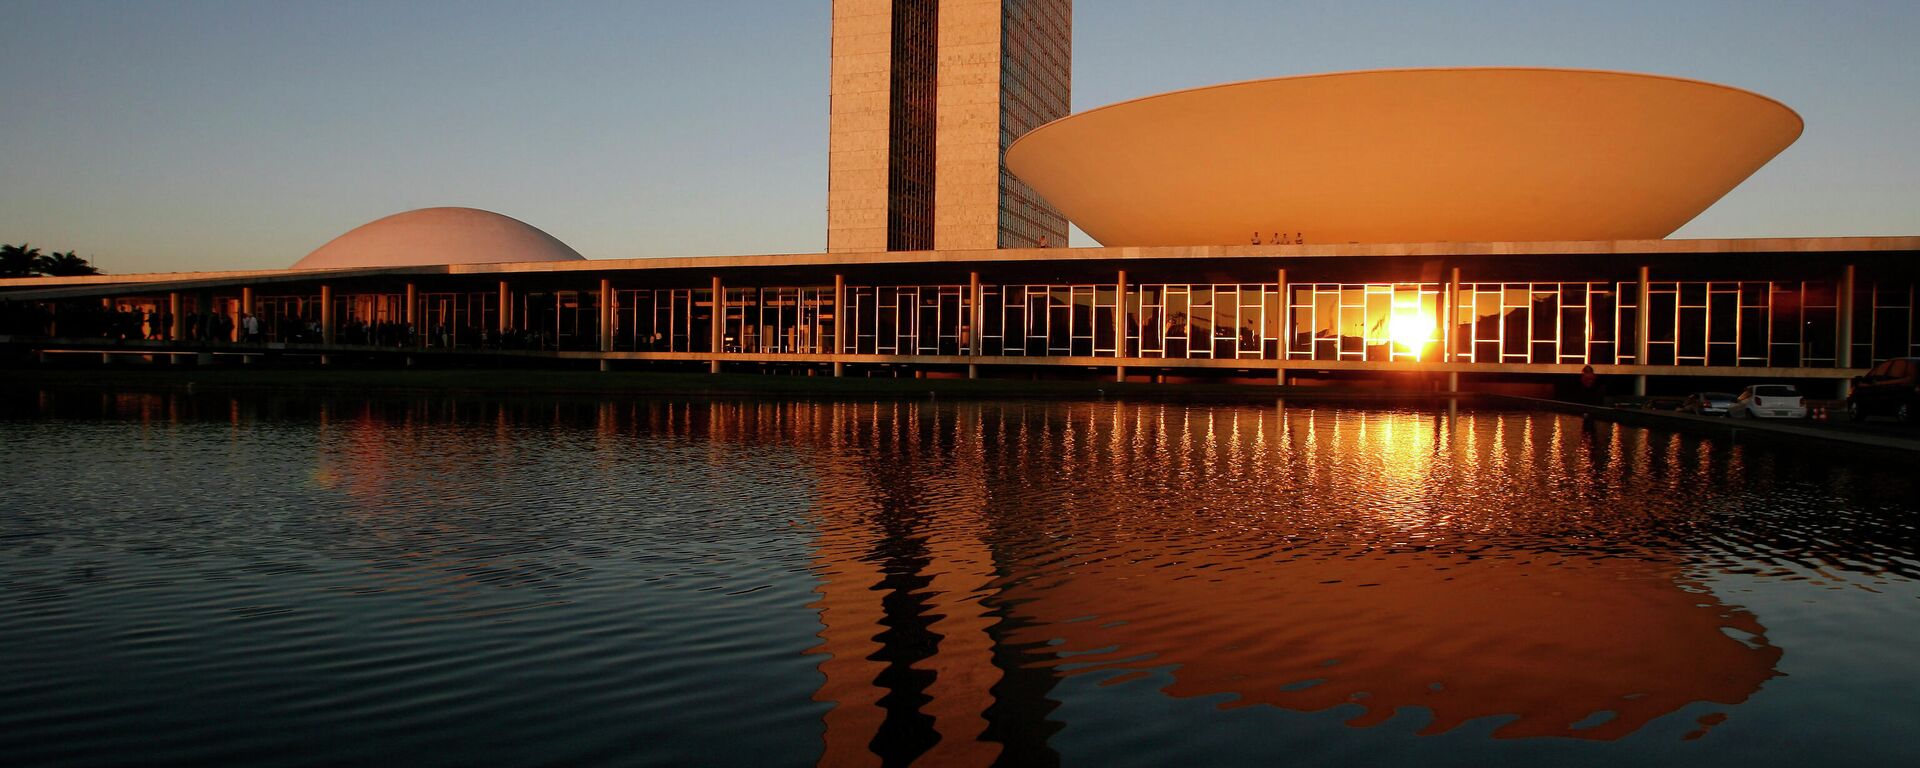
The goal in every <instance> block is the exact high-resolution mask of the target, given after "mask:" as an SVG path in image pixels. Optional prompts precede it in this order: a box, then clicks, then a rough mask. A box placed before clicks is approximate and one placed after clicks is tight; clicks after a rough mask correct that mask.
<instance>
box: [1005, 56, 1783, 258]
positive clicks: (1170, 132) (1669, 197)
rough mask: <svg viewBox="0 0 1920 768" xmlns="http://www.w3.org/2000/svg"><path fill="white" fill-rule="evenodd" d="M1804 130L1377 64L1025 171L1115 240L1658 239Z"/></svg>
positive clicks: (1112, 122) (1077, 128)
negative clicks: (1384, 67)
mask: <svg viewBox="0 0 1920 768" xmlns="http://www.w3.org/2000/svg"><path fill="white" fill-rule="evenodd" d="M1802 127H1803V124H1802V122H1801V120H1800V116H1799V115H1798V114H1796V113H1795V112H1794V111H1793V110H1791V109H1789V108H1787V107H1786V106H1785V105H1783V104H1781V103H1779V102H1777V101H1774V100H1772V99H1769V98H1767V97H1765V96H1761V95H1759V94H1755V93H1751V92H1748V91H1743V90H1739V89H1736V88H1730V87H1727V86H1722V85H1715V84H1712V83H1704V82H1700V81H1695V80H1684V79H1680V78H1673V77H1663V76H1657V75H1644V74H1631V73H1622V72H1601V71H1592V70H1568V69H1535V68H1479V69H1403V70H1378V71H1369V72H1342V73H1333V74H1325V75H1306V76H1300V77H1283V78H1277V79H1270V80H1256V81H1251V82H1244V83H1231V84H1226V85H1217V86H1211V87H1207V88H1198V89H1194V90H1187V91H1176V92H1173V93H1165V94H1160V95H1157V96H1149V97H1146V98H1142V99H1136V100H1133V101H1127V102H1122V103H1119V104H1113V105H1109V106H1105V107H1100V108H1098V109H1093V110H1089V111H1086V112H1082V113H1079V114H1076V115H1071V116H1068V117H1065V118H1062V119H1060V120H1056V121H1054V122H1051V123H1048V124H1046V125H1043V126H1041V127H1039V128H1038V129H1035V130H1034V131H1033V132H1031V133H1029V134H1027V135H1026V136H1024V137H1022V138H1021V139H1020V140H1019V141H1017V142H1015V143H1014V144H1013V146H1012V147H1011V148H1009V149H1008V150H1007V167H1008V168H1009V169H1010V170H1012V171H1013V173H1014V174H1015V175H1017V176H1019V177H1020V178H1021V179H1022V180H1023V181H1025V182H1027V183H1028V184H1030V185H1032V186H1033V188H1034V189H1035V190H1038V191H1039V192H1040V194H1041V195H1043V196H1045V197H1046V199H1047V201H1048V202H1050V203H1052V204H1053V205H1054V206H1056V207H1058V208H1059V209H1060V210H1061V211H1062V212H1063V213H1065V214H1066V215H1067V218H1069V219H1071V220H1072V221H1073V222H1074V223H1075V224H1077V225H1079V226H1080V228H1081V229H1083V230H1085V231H1086V233H1087V234H1089V235H1091V236H1093V237H1094V238H1095V239H1097V240H1099V241H1100V242H1101V243H1102V244H1105V245H1110V246H1116V245H1117V246H1149V245H1245V244H1248V243H1250V242H1251V241H1252V238H1253V236H1254V233H1256V232H1258V233H1259V236H1260V238H1261V241H1262V242H1266V243H1270V242H1272V238H1273V235H1274V233H1277V232H1284V233H1286V239H1287V240H1292V239H1293V236H1294V235H1295V233H1298V234H1299V235H1300V236H1301V239H1304V241H1305V242H1308V243H1349V242H1352V243H1413V242H1481V241H1516V242H1517V241H1542V240H1639V239H1658V238H1663V237H1666V236H1667V235H1669V234H1672V233H1673V231H1674V230H1676V229H1679V228H1680V227H1681V225H1684V224H1686V223H1687V222H1688V221H1690V220H1692V219H1693V218H1694V217H1695V216H1698V215H1699V214H1700V212H1701V211H1704V210H1706V209H1707V207H1708V206H1710V205H1712V204H1713V203H1714V202H1715V201H1717V200H1719V199H1720V198H1721V197H1722V196H1723V195H1725V194H1726V193H1727V192H1728V191H1730V190H1732V189H1733V188H1734V186H1736V185H1738V184H1739V183H1740V182H1741V181H1744V180H1745V179H1746V178H1747V177H1748V176H1751V175H1752V174H1753V172H1754V171H1756V170H1759V169H1760V167H1761V166H1762V165H1765V164H1766V163H1767V161H1768V160H1771V159H1772V158H1773V157H1774V156H1775V155H1777V154H1779V153H1780V152H1781V151H1782V150H1784V149H1786V148H1787V146H1788V145H1790V144H1792V143H1793V142H1794V140H1796V139H1798V138H1799V136H1800V132H1801V130H1802Z"/></svg>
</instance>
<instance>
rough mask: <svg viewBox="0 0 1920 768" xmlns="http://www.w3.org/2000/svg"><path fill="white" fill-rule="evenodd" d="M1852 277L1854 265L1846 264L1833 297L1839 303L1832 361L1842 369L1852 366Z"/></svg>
mask: <svg viewBox="0 0 1920 768" xmlns="http://www.w3.org/2000/svg"><path fill="white" fill-rule="evenodd" d="M1854 277H1855V275H1854V265H1852V264H1848V265H1847V266H1846V269H1844V270H1842V271H1841V272H1840V286H1839V293H1838V295H1836V296H1835V298H1836V299H1838V300H1839V301H1838V302H1837V303H1838V304H1839V313H1840V318H1839V319H1840V322H1839V333H1838V334H1836V335H1835V337H1834V350H1833V353H1834V360H1833V362H1834V365H1835V366H1837V367H1839V368H1843V369H1844V368H1852V367H1853V284H1854ZM1867 362H1869V363H1871V362H1873V361H1871V360H1869V361H1867ZM1844 387H1845V385H1842V391H1843V393H1844Z"/></svg>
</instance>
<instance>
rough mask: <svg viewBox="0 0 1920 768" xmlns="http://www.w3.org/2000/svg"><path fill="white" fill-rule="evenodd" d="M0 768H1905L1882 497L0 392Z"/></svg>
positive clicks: (1473, 423) (1727, 484) (760, 430)
mask: <svg viewBox="0 0 1920 768" xmlns="http://www.w3.org/2000/svg"><path fill="white" fill-rule="evenodd" d="M0 460H4V462H5V475H4V478H5V479H4V483H0V762H5V763H8V764H23V763H24V764H63V763H64V764H99V763H143V764H151V763H181V764H209V763H214V762H234V761H246V762H250V763H260V764H271V765H294V764H337V763H342V762H399V761H406V762H426V763H436V764H474V763H535V762H538V763H545V764H579V763H605V764H655V765H815V764H818V765H832V766H861V765H874V766H880V765H907V764H914V765H939V766H947V765H959V766H966V765H994V764H1002V765H1056V764H1065V765H1094V766H1126V765H1179V764H1187V765H1197V764H1217V765H1241V764H1243V765H1273V764H1281V763H1288V764H1339V763H1360V762H1366V763H1375V764H1378V763H1390V764H1415V763H1418V764H1423V765H1476V766H1477V765H1484V764H1487V763H1489V762H1494V763H1529V764H1552V765H1617V764H1623V763H1625V764H1660V763H1671V764H1680V763H1684V764H1688V765H1716V764H1729V765H1732V764H1739V765H1771V764H1821V765H1833V764H1837V763H1857V764H1876V765H1889V764H1894V765H1897V764H1913V763H1914V762H1916V761H1920V741H1916V739H1920V654H1916V653H1914V652H1913V649H1914V648H1916V647H1920V640H1916V637H1920V580H1917V577H1920V515H1917V513H1920V473H1916V472H1914V471H1913V470H1914V467H1912V466H1902V465H1899V464H1894V463H1887V462H1880V463H1862V462H1859V461H1853V460H1847V459H1844V458H1841V457H1825V456H1820V455H1816V454H1808V453H1794V452H1782V451H1772V450H1765V449H1757V448H1751V447H1746V446H1733V445H1726V444H1723V443H1718V442H1715V441H1712V440H1705V439H1698V438H1691V437H1683V436H1676V435H1670V434H1665V433H1659V432H1651V431H1646V430H1642V429H1635V428H1625V427H1618V426H1614V425H1609V424H1606V423H1592V422H1583V421H1582V420H1581V419H1580V418H1579V417H1577V416H1565V415H1559V414H1550V413H1538V412H1524V411H1505V410H1486V409H1471V408H1466V407H1463V406H1462V407H1448V406H1444V405H1442V406H1437V407H1434V408H1428V409H1410V408H1409V409H1359V408H1350V407H1341V406H1335V405H1315V404H1309V403H1303V402H1272V403H1263V404H1258V405H1198V404H1180V403H1158V402H1155V403H1120V402H1110V401H1109V402H959V403H954V402H946V401H933V400H928V401H924V402H815V401H778V402H753V401H741V400H718V401H685V400H649V399H548V398H511V397H502V398H459V397H447V396H421V397H417V398H351V397H324V396H323V397H316V396H276V395H270V394H253V395H238V396H236V395H229V394H201V395H190V394H143V393H101V392H88V391H26V392H23V393H15V394H14V395H12V396H10V397H8V398H7V399H6V400H5V401H4V403H0Z"/></svg>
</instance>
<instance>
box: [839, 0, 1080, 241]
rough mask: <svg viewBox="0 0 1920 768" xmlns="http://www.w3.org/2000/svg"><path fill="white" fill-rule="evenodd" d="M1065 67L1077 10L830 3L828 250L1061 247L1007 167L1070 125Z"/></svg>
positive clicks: (1050, 223) (1043, 207)
mask: <svg viewBox="0 0 1920 768" xmlns="http://www.w3.org/2000/svg"><path fill="white" fill-rule="evenodd" d="M1072 53H1073V2H1072V0H834V2H833V66H832V81H833V82H832V87H831V92H832V107H831V113H832V119H831V127H830V131H829V134H830V135H829V139H828V177H827V178H828V181H827V250H828V251H829V252H835V253H845V252H872V251H918V250H935V249H938V250H968V249H991V248H1032V247H1039V246H1046V245H1053V246H1065V245H1066V244H1067V221H1066V219H1065V218H1064V217H1062V216H1061V215H1060V213H1059V212H1058V211H1055V210H1054V209H1053V207H1052V206H1050V205H1047V203H1046V202H1045V201H1043V200H1041V199H1040V196H1039V195H1038V194H1035V193H1034V191H1033V190H1032V189H1030V188H1028V187H1027V185H1026V184H1024V183H1022V182H1021V181H1020V180H1019V179H1017V178H1015V177H1014V176H1013V175H1012V174H1011V173H1008V172H1007V168H1006V163H1005V161H1004V157H1005V154H1006V150H1007V147H1008V146H1010V145H1012V144H1013V141H1014V140H1015V139H1018V138H1020V137H1021V136H1022V135H1025V134H1026V133H1027V132H1028V131H1030V130H1033V129H1034V128H1037V127H1039V126H1040V125H1041V124H1043V123H1046V122H1048V121H1050V120H1055V119H1058V118H1062V117H1066V116H1067V113H1068V110H1069V108H1070V106H1071V105H1070V101H1071V98H1070V97H1071V95H1072V82H1073V79H1072V72H1073V68H1072Z"/></svg>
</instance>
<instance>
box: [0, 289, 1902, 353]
mask: <svg viewBox="0 0 1920 768" xmlns="http://www.w3.org/2000/svg"><path fill="white" fill-rule="evenodd" d="M597 283H598V280H597V278H596V279H594V280H593V281H592V282H590V283H587V284H586V285H593V286H594V287H592V288H587V287H586V285H583V286H582V288H581V289H578V290H575V289H566V288H556V287H548V288H540V289H528V290H513V291H511V292H510V293H509V294H508V296H507V297H506V303H505V305H504V307H503V305H502V296H501V293H500V291H499V290H498V289H497V288H491V289H489V290H472V288H471V287H469V288H468V289H465V290H441V289H436V288H434V287H433V286H423V288H422V290H420V291H419V292H418V293H417V294H416V296H415V301H416V304H415V306H414V307H413V308H412V309H413V312H412V313H411V314H409V312H408V307H407V305H406V293H404V292H402V291H394V290H351V289H349V288H347V287H336V289H335V290H334V292H333V293H332V297H331V302H332V306H331V314H332V318H333V323H334V328H333V332H334V338H335V341H336V342H337V343H341V344H356V345H357V344H366V345H380V346H418V347H422V348H428V349H433V348H442V349H525V350H547V351H553V350H559V351H569V350H576V351H596V350H599V349H600V344H601V339H600V330H601V322H602V321H601V317H602V314H601V311H602V308H601V306H600V301H601V298H600V296H601V295H600V292H599V290H598V287H597ZM1839 286H1840V284H1839V283H1838V282H1836V281H1818V280H1809V281H1791V280H1772V281H1767V280H1746V281H1657V280H1656V281H1651V282H1649V283H1648V285H1647V289H1648V290H1647V297H1646V299H1647V301H1646V306H1645V307H1642V306H1640V295H1639V285H1638V284H1637V283H1635V282H1622V281H1586V282H1463V283H1461V284H1460V285H1459V293H1458V298H1457V303H1455V304H1454V306H1453V308H1452V309H1451V310H1450V311H1447V310H1446V309H1445V308H1446V306H1447V300H1448V299H1447V293H1448V285H1447V284H1446V283H1443V282H1380V283H1349V282H1290V283H1288V284H1286V285H1284V286H1283V285H1281V284H1278V283H1271V282H1269V283H1165V282H1143V283H1138V284H1129V285H1127V286H1125V288H1124V290H1122V288H1121V286H1119V285H1118V284H1116V283H1092V282H1062V283H983V284H982V285H981V286H980V292H979V297H980V302H981V303H980V308H979V314H978V322H979V327H978V328H977V329H976V328H975V327H974V324H975V319H974V318H975V315H974V307H973V299H972V292H971V289H970V288H969V287H968V286H967V285H961V284H953V283H936V284H927V285H877V284H869V285H861V284H849V285H846V286H845V287H844V291H845V293H844V296H845V301H846V306H845V307H844V311H842V308H841V307H839V306H837V305H836V302H835V291H834V288H833V287H832V286H830V285H820V284H814V285H786V286H781V285H772V286H727V287H726V288H725V292H724V295H723V297H722V298H723V299H724V301H723V302H722V307H721V311H720V312H719V313H718V314H716V312H715V307H714V301H713V298H714V297H713V292H712V290H711V289H710V288H691V287H681V288H654V289H619V290H615V291H613V292H612V299H613V306H612V307H610V308H608V309H609V311H608V315H609V316H610V317H611V322H612V326H611V328H610V329H609V330H610V331H611V336H612V343H613V347H612V349H613V351H618V352H663V353H689V354H711V353H712V352H713V351H714V323H715V322H719V323H721V326H720V345H721V348H720V351H721V352H722V353H737V354H780V355H829V354H835V353H841V354H859V355H897V356H959V355H969V354H975V353H977V354H979V355H982V356H986V357H995V358H1020V359H1028V360H1033V359H1038V358H1109V359H1115V358H1125V359H1134V360H1141V361H1143V363H1142V364H1149V365H1150V364H1151V363H1150V362H1147V361H1152V360H1167V361H1172V360H1191V361H1201V360H1207V361H1222V360H1268V361H1280V360H1286V361H1329V362H1375V363H1416V362H1420V361H1442V360H1451V361H1453V362H1459V363H1474V364H1487V365H1588V364H1592V365H1616V364H1618V365H1632V364H1640V363H1644V364H1647V365H1654V366H1677V367H1709V366H1711V367H1742V368H1765V367H1773V368H1833V367H1837V366H1839V365H1840V364H1841V361H1840V355H1839V352H1840V350H1841V345H1842V344H1844V343H1848V342H1849V341H1850V343H1851V345H1852V346H1851V352H1852V360H1851V361H1850V362H1851V364H1852V365H1853V366H1854V367H1866V366H1869V365H1872V364H1873V363H1875V362H1878V361H1881V360H1886V359H1888V358H1892V357H1903V356H1920V311H1916V310H1920V301H1917V300H1916V299H1917V293H1916V292H1917V291H1920V285H1916V282H1915V281H1914V280H1912V279H1862V280H1858V281H1857V282H1856V283H1855V285H1854V292H1853V296H1852V305H1851V307H1852V329H1851V337H1850V339H1846V338H1843V331H1842V323H1841V315H1840V313H1841V312H1842V311H1843V302H1842V301H1841V300H1840V299H1841V297H1840V295H1839V293H1838V291H1839ZM475 287H477V286H475ZM321 304H322V300H321V297H320V295H319V294H318V292H317V288H314V287H303V288H301V289H299V290H295V291H291V292H275V293H267V292H264V291H263V292H261V293H260V294H259V295H256V296H255V297H254V305H253V307H252V308H251V310H250V311H251V312H252V313H253V314H255V315H256V316H257V317H258V318H259V319H260V323H261V337H262V338H261V340H262V341H267V342H290V343H317V342H319V341H320V340H321V338H322V336H323V330H324V329H322V328H321V322H322V317H323V315H322V312H321ZM203 306H204V307H207V308H208V309H207V310H202V309H200V307H203ZM167 307H168V303H167V299H166V297H165V294H161V295H159V296H157V297H156V296H152V295H145V296H141V295H133V296H120V297H116V298H114V299H111V300H101V299H91V300H71V301H60V302H49V303H35V304H12V305H0V309H4V310H5V312H4V313H0V324H4V328H0V332H5V333H12V334H20V335H68V336H86V335H88V333H89V332H91V331H94V330H97V329H101V328H105V329H108V333H109V335H112V334H118V337H119V338H131V339H149V340H166V339H167V338H168V337H169V334H171V333H172V332H173V331H172V321H171V318H169V317H167V316H166V315H165V313H166V312H167ZM181 307H182V309H181V313H182V314H183V315H186V316H187V317H186V318H184V319H183V326H184V328H183V330H181V331H180V333H181V334H182V338H185V339H188V340H214V341H222V342H224V341H239V340H240V336H239V331H238V330H237V329H236V328H237V321H238V320H239V317H240V315H241V314H242V313H243V312H246V311H249V310H248V309H247V308H245V307H242V306H241V305H240V302H239V297H238V295H237V293H234V292H225V293H219V294H212V293H193V294H186V295H183V297H182V303H181ZM1642 312H1644V313H1645V317H1644V319H1643V318H1642ZM503 314H504V316H503ZM210 315H214V316H220V317H224V318H227V319H230V320H233V321H235V323H221V324H216V325H217V326H219V327H221V328H223V329H224V330H223V331H221V332H218V333H213V334H212V335H210V334H209V333H208V332H202V331H199V330H196V329H197V328H199V326H198V325H195V323H197V322H205V321H204V318H205V317H208V316H210ZM1448 316H1450V317H1451V320H1450V321H1449V322H1443V320H1444V319H1446V318H1447V317H1448ZM716 318H717V319H716ZM1643 323H1644V328H1645V329H1646V336H1647V338H1646V343H1645V360H1641V359H1639V357H1640V354H1641V344H1640V341H1639V333H1640V329H1641V328H1642V327H1643ZM976 334H977V338H976ZM1449 334H1451V336H1450V337H1449ZM1449 346H1450V347H1451V351H1450V352H1449V350H1448V349H1447V348H1448V347H1449ZM1169 364H1173V363H1171V362H1170V363H1169Z"/></svg>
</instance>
